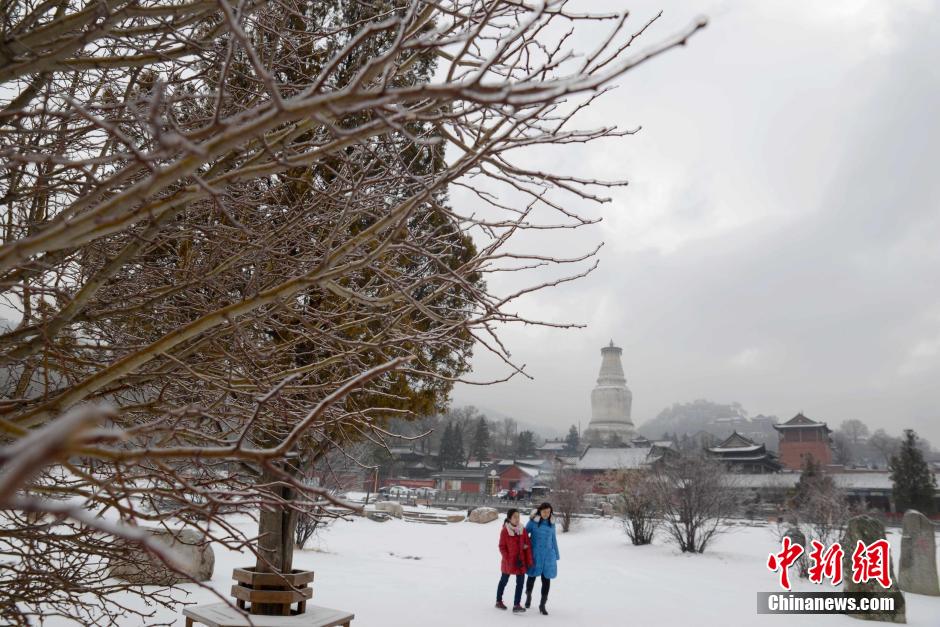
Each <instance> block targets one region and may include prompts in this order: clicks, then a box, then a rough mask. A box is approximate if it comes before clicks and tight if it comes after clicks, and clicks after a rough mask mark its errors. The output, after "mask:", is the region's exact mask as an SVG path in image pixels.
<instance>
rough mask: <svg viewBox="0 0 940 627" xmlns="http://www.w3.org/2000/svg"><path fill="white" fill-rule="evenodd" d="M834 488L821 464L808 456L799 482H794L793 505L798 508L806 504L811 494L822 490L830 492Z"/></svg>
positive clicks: (830, 478)
mask: <svg viewBox="0 0 940 627" xmlns="http://www.w3.org/2000/svg"><path fill="white" fill-rule="evenodd" d="M834 487H835V483H834V482H833V480H832V477H830V476H828V475H826V474H825V473H823V469H822V464H821V463H819V462H818V461H816V459H815V458H814V457H813V456H809V457H807V458H806V461H805V462H804V463H803V469H802V473H801V474H800V480H799V481H797V482H796V489H795V493H794V495H793V505H794V507H796V508H800V507H802V506H803V505H805V504H806V502H807V501H808V500H809V499H810V497H811V495H812V494H814V493H818V492H819V491H820V490H824V489H825V490H831V489H833V488H834Z"/></svg>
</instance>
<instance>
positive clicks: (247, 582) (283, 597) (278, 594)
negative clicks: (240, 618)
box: [232, 568, 313, 616]
mask: <svg viewBox="0 0 940 627" xmlns="http://www.w3.org/2000/svg"><path fill="white" fill-rule="evenodd" d="M232 577H233V578H234V579H235V582H236V583H235V585H234V586H232V596H233V597H235V604H236V605H237V606H238V608H239V609H242V610H247V611H248V613H249V614H264V615H274V616H292V615H297V614H303V613H304V611H305V610H306V609H307V599H310V598H312V597H313V588H310V587H309V586H308V584H309V583H310V582H311V581H313V571H312V570H296V569H295V570H292V571H291V572H290V573H283V574H282V573H261V572H257V571H255V570H254V569H252V568H236V569H235V570H234V571H233V572H232ZM294 603H296V604H297V609H296V610H292V609H291V606H292V605H293V604H294ZM246 604H247V607H246Z"/></svg>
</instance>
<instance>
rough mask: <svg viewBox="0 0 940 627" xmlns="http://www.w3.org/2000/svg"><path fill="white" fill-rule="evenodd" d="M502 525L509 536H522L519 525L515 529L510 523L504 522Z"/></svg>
mask: <svg viewBox="0 0 940 627" xmlns="http://www.w3.org/2000/svg"><path fill="white" fill-rule="evenodd" d="M504 524H505V525H506V531H508V532H509V535H511V536H521V535H522V525H519V526H518V527H516V526H513V524H512V523H511V522H506V523H504Z"/></svg>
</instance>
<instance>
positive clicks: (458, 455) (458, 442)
mask: <svg viewBox="0 0 940 627" xmlns="http://www.w3.org/2000/svg"><path fill="white" fill-rule="evenodd" d="M453 461H454V465H453V467H454V468H461V467H463V466H464V465H465V464H466V461H467V456H466V455H465V454H464V448H463V429H462V428H461V427H460V425H456V426H455V427H454V459H453Z"/></svg>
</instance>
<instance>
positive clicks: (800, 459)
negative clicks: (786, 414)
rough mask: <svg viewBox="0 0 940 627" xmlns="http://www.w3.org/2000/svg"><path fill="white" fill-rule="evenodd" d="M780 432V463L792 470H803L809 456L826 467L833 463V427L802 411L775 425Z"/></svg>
mask: <svg viewBox="0 0 940 627" xmlns="http://www.w3.org/2000/svg"><path fill="white" fill-rule="evenodd" d="M774 429H776V430H777V432H778V433H779V434H780V446H779V448H778V451H779V455H780V463H782V464H783V465H784V467H786V468H788V469H790V470H801V469H802V468H803V465H804V463H805V461H806V459H807V458H808V457H812V458H813V459H815V460H816V461H817V462H819V463H820V464H822V465H823V466H824V467H825V466H828V465H830V464H832V442H831V440H830V439H829V434H830V433H832V429H830V428H829V427H827V426H826V423H825V422H816V421H815V420H811V419H809V418H807V417H806V416H804V415H803V413H802V412H800V413H799V414H797V415H796V416H794V417H793V418H790V419H789V420H788V421H786V422H784V423H782V424H776V425H774Z"/></svg>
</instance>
